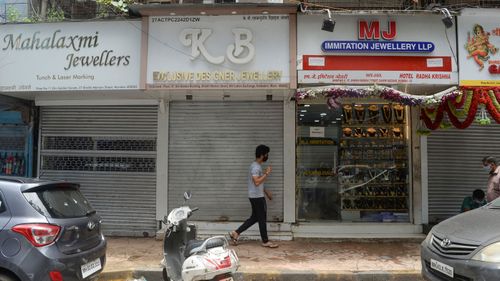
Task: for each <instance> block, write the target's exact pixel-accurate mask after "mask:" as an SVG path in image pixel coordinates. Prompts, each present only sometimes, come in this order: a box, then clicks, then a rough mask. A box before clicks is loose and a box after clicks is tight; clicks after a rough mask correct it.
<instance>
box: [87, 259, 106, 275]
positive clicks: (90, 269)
mask: <svg viewBox="0 0 500 281" xmlns="http://www.w3.org/2000/svg"><path fill="white" fill-rule="evenodd" d="M101 268H102V266H101V259H96V260H93V261H91V262H89V263H86V264H84V265H82V278H87V277H88V276H90V275H92V274H93V273H96V272H97V271H99V270H101Z"/></svg>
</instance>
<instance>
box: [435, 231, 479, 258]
mask: <svg viewBox="0 0 500 281" xmlns="http://www.w3.org/2000/svg"><path fill="white" fill-rule="evenodd" d="M431 241H432V246H434V248H435V249H436V250H437V251H438V253H439V254H444V255H446V256H451V257H453V256H466V255H469V254H471V253H472V252H474V251H475V250H476V249H477V247H479V245H472V244H463V243H457V242H453V241H450V242H449V244H448V245H446V246H443V245H442V244H443V238H439V237H438V236H436V235H433V236H432V240H431Z"/></svg>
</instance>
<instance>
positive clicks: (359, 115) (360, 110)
mask: <svg viewBox="0 0 500 281" xmlns="http://www.w3.org/2000/svg"><path fill="white" fill-rule="evenodd" d="M365 113H366V111H365V107H364V106H363V105H360V104H357V105H355V106H354V114H355V115H356V120H357V121H358V123H360V124H361V123H363V121H365Z"/></svg>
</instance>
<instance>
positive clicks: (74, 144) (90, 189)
mask: <svg viewBox="0 0 500 281" xmlns="http://www.w3.org/2000/svg"><path fill="white" fill-rule="evenodd" d="M40 120H41V123H40V128H41V139H42V145H41V148H42V150H41V152H40V153H41V166H40V174H41V175H42V177H46V178H54V179H65V180H69V181H75V182H78V183H80V184H81V189H82V192H83V193H84V195H85V196H87V198H88V199H89V201H90V202H91V203H92V205H93V206H94V208H95V209H96V210H97V211H98V212H99V214H100V215H101V216H102V217H103V230H104V233H105V234H107V235H126V236H143V235H148V236H151V235H154V234H155V232H156V230H157V223H156V138H157V136H156V134H157V124H158V121H157V120H158V115H157V107H156V106H78V107H42V108H41V110H40Z"/></svg>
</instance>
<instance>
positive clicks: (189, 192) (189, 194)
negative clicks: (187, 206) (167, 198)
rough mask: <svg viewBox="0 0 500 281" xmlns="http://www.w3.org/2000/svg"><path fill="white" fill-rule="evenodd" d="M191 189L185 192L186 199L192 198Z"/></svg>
mask: <svg viewBox="0 0 500 281" xmlns="http://www.w3.org/2000/svg"><path fill="white" fill-rule="evenodd" d="M191 196H192V195H191V191H187V192H184V200H186V201H187V200H189V199H191Z"/></svg>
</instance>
